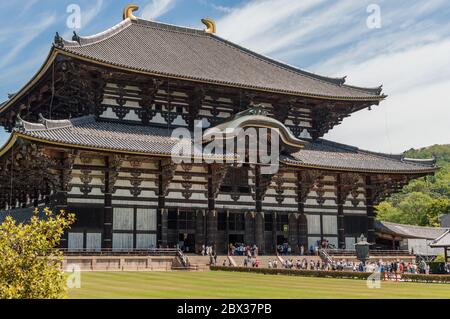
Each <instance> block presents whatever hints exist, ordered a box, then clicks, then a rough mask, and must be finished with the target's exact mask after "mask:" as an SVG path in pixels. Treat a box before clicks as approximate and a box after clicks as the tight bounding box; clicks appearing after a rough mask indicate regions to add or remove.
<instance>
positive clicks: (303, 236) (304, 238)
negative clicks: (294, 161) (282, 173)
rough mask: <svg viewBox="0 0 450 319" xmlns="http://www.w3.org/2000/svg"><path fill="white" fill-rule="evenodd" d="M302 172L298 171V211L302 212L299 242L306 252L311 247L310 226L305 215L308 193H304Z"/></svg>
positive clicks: (299, 222) (299, 225)
mask: <svg viewBox="0 0 450 319" xmlns="http://www.w3.org/2000/svg"><path fill="white" fill-rule="evenodd" d="M302 182H303V181H302V174H301V172H297V205H298V213H299V214H300V215H299V217H298V244H299V245H300V246H301V245H303V247H304V249H305V252H306V251H307V250H308V249H309V247H308V227H307V222H306V215H305V203H304V200H306V196H307V195H308V194H303V192H304V191H303V188H302Z"/></svg>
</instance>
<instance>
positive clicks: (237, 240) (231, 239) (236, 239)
mask: <svg viewBox="0 0 450 319" xmlns="http://www.w3.org/2000/svg"><path fill="white" fill-rule="evenodd" d="M228 244H233V246H236V244H245V243H244V235H240V234H230V235H228Z"/></svg>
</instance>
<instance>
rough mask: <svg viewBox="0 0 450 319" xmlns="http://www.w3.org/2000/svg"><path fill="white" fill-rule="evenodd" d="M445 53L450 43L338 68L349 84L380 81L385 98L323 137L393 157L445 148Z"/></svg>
mask: <svg viewBox="0 0 450 319" xmlns="http://www.w3.org/2000/svg"><path fill="white" fill-rule="evenodd" d="M448 52H450V38H449V39H447V40H444V41H439V42H436V43H432V44H426V45H423V46H417V47H414V48H411V49H409V50H405V51H403V52H395V53H391V54H384V55H380V56H377V57H374V58H372V59H369V60H367V61H365V62H361V63H357V64H352V63H351V62H348V63H345V64H341V65H339V68H341V69H345V70H346V71H347V73H348V74H349V77H350V78H351V79H352V80H353V81H352V82H354V83H358V84H361V85H369V84H373V83H374V79H377V80H378V81H382V82H383V84H384V89H385V91H386V93H387V94H389V96H388V98H387V99H386V101H383V102H382V103H381V104H380V105H379V106H375V107H373V108H372V109H373V110H372V111H371V112H369V111H360V112H358V113H356V114H354V115H353V116H352V117H350V118H348V119H345V120H344V122H343V123H342V124H341V125H339V126H337V127H335V128H334V129H333V130H332V131H331V132H330V133H329V134H328V135H327V138H330V139H333V140H336V141H340V142H345V143H350V144H352V143H353V144H357V145H358V146H361V147H363V148H368V149H371V150H377V151H384V152H393V153H398V152H401V151H403V150H405V149H409V148H411V147H422V146H427V145H432V144H442V143H447V144H448V143H450V108H449V105H450V94H449V92H450V91H449V88H450V58H449V55H448ZM338 72H340V71H338Z"/></svg>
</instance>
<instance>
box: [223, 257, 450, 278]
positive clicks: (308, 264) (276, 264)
mask: <svg viewBox="0 0 450 319" xmlns="http://www.w3.org/2000/svg"><path fill="white" fill-rule="evenodd" d="M281 260H283V261H281ZM226 265H227V260H224V262H223V266H226ZM228 266H232V265H231V263H228ZM239 266H241V267H267V268H269V269H277V268H279V269H297V270H322V271H354V272H377V271H378V272H380V273H381V275H382V276H383V277H384V278H395V276H396V275H398V274H403V273H409V274H429V273H430V267H429V265H428V264H426V263H425V262H419V263H416V262H410V261H386V262H383V261H382V260H380V261H377V262H367V263H365V264H364V263H362V262H355V261H352V260H347V259H341V260H333V261H332V262H331V263H326V262H324V261H322V260H320V259H319V260H313V259H310V260H308V259H307V258H302V259H296V260H294V259H293V258H291V259H282V258H280V259H273V260H269V261H268V264H267V265H261V263H260V261H259V260H258V258H250V257H249V256H245V258H244V261H243V264H241V265H239ZM446 271H447V272H448V273H450V263H449V264H448V265H447V266H446Z"/></svg>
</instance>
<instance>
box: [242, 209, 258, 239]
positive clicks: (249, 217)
mask: <svg viewBox="0 0 450 319" xmlns="http://www.w3.org/2000/svg"><path fill="white" fill-rule="evenodd" d="M244 242H245V243H246V244H251V245H253V244H254V243H255V242H256V240H255V213H254V212H253V213H251V212H246V213H245V234H244Z"/></svg>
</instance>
